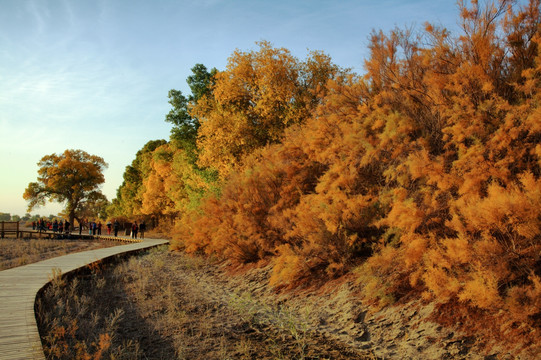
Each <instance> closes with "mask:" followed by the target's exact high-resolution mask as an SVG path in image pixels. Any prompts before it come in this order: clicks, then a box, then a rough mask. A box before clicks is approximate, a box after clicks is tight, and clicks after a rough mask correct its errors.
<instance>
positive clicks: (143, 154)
mask: <svg viewBox="0 0 541 360" xmlns="http://www.w3.org/2000/svg"><path fill="white" fill-rule="evenodd" d="M166 143H167V141H165V140H163V139H162V140H151V141H149V142H147V143H146V144H145V145H144V146H143V148H142V149H141V150H139V151H137V154H136V155H135V159H133V161H132V163H131V165H128V166H126V170H125V171H124V175H123V177H124V181H123V182H122V185H120V187H119V188H118V189H117V191H116V198H115V199H113V201H112V203H111V204H110V205H108V206H107V215H108V216H110V217H118V216H126V217H128V218H129V217H132V216H134V215H141V205H142V186H143V180H144V179H146V177H147V176H148V174H149V173H150V160H151V159H152V153H153V152H154V150H155V149H156V148H157V147H159V146H161V145H164V144H166Z"/></svg>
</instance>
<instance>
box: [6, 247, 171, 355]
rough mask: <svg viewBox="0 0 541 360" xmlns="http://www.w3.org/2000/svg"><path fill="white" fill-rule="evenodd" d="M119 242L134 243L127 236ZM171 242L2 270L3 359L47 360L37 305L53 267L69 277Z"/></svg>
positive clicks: (115, 248) (69, 257)
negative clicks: (108, 260) (99, 263)
mask: <svg viewBox="0 0 541 360" xmlns="http://www.w3.org/2000/svg"><path fill="white" fill-rule="evenodd" d="M106 237H107V236H104V238H106ZM107 238H108V237H107ZM113 239H114V238H113ZM119 239H122V240H127V241H130V240H132V239H128V237H124V236H119V237H118V238H117V240H119ZM167 243H168V241H167V240H158V239H145V240H142V241H140V242H132V243H130V244H127V245H119V246H114V247H110V248H103V249H97V250H90V251H84V252H79V253H73V254H69V255H64V256H60V257H56V258H52V259H48V260H44V261H40V262H38V263H34V264H28V265H25V266H20V267H16V268H12V269H7V270H4V271H0V359H1V360H12V359H20V360H29V359H40V360H44V359H45V356H44V354H43V349H42V347H41V340H40V337H39V333H38V327H37V324H36V317H35V314H34V303H35V300H36V295H37V293H38V291H39V290H40V289H41V288H43V287H44V286H45V285H46V284H47V283H48V282H49V280H50V277H51V275H52V271H53V268H54V269H59V270H60V271H61V272H62V274H67V273H69V272H72V271H74V270H77V269H78V268H81V267H83V266H86V265H88V264H90V263H93V262H95V261H98V260H103V259H106V258H109V257H113V256H116V255H120V254H125V253H130V252H135V251H139V250H142V249H146V248H150V247H154V246H158V245H162V244H167Z"/></svg>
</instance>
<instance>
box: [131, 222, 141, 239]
mask: <svg viewBox="0 0 541 360" xmlns="http://www.w3.org/2000/svg"><path fill="white" fill-rule="evenodd" d="M138 229H139V226H138V225H137V221H134V222H133V225H132V226H131V237H132V239H137V230H138Z"/></svg>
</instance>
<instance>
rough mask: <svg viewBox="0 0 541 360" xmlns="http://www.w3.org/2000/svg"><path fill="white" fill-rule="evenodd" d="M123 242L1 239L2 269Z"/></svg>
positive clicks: (0, 267) (0, 261)
mask: <svg viewBox="0 0 541 360" xmlns="http://www.w3.org/2000/svg"><path fill="white" fill-rule="evenodd" d="M121 244H122V243H121V242H115V241H108V240H63V239H60V240H53V239H10V238H5V239H0V270H5V269H10V268H14V267H17V266H22V265H26V264H31V263H35V262H38V261H41V260H46V259H50V258H53V257H57V256H61V255H66V254H69V253H74V252H80V251H86V250H94V249H99V248H104V247H111V246H118V245H121Z"/></svg>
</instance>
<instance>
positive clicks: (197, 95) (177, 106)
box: [165, 64, 217, 162]
mask: <svg viewBox="0 0 541 360" xmlns="http://www.w3.org/2000/svg"><path fill="white" fill-rule="evenodd" d="M191 70H192V73H193V75H190V76H188V78H187V79H186V82H187V83H188V86H189V87H190V90H191V95H188V96H187V97H186V96H184V94H182V91H180V90H175V89H172V90H170V91H169V94H168V97H169V104H171V106H172V109H171V111H169V113H168V114H167V115H166V116H165V121H167V122H170V123H171V124H173V128H172V129H171V140H173V141H176V142H178V147H179V148H183V149H185V150H187V151H188V152H189V153H190V155H191V157H192V158H193V160H194V162H195V157H196V155H195V149H196V146H195V143H196V139H197V130H198V129H199V125H200V123H199V120H198V119H197V118H196V117H194V116H192V115H191V114H190V107H191V106H193V105H194V104H195V103H197V101H198V100H199V99H201V98H202V97H204V96H207V95H209V94H210V93H211V88H212V85H213V78H214V76H215V75H216V73H217V70H216V69H215V68H213V69H212V70H211V71H210V72H209V71H208V69H207V67H206V66H205V65H203V64H196V65H195V66H194V67H193V68H192V69H191Z"/></svg>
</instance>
